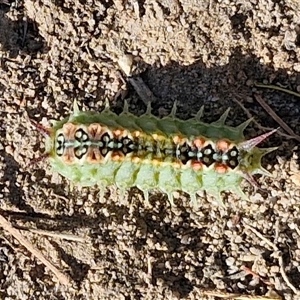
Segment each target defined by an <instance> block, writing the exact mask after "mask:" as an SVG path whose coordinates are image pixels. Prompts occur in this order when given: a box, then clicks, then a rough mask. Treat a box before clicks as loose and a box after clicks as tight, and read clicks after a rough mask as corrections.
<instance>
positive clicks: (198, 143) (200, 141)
mask: <svg viewBox="0 0 300 300" xmlns="http://www.w3.org/2000/svg"><path fill="white" fill-rule="evenodd" d="M204 143H205V139H202V138H197V139H195V140H193V144H194V146H195V147H197V148H198V149H201V148H202V147H203V146H204Z"/></svg>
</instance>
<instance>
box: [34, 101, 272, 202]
mask: <svg viewBox="0 0 300 300" xmlns="http://www.w3.org/2000/svg"><path fill="white" fill-rule="evenodd" d="M150 111H151V107H150V105H149V106H148V108H147V112H146V113H145V114H144V115H142V116H140V117H137V116H135V115H133V114H131V113H129V112H128V106H127V103H125V107H124V111H123V113H121V114H120V115H116V114H114V113H113V112H111V111H110V110H109V108H108V107H107V108H106V109H105V110H104V111H103V112H101V113H96V112H83V111H80V110H79V109H78V106H77V103H76V101H75V102H74V112H73V114H71V115H70V116H69V117H67V118H65V119H64V120H62V121H54V122H53V127H52V128H43V127H42V126H41V125H39V124H35V123H34V122H33V123H34V125H35V127H37V128H38V129H39V130H40V131H42V132H43V134H45V135H46V136H47V138H46V154H44V155H43V157H48V159H49V162H50V165H51V166H52V168H53V170H55V171H57V172H58V173H60V174H61V175H63V176H65V177H67V178H68V179H70V180H71V181H72V182H75V183H79V184H80V185H82V186H91V185H99V186H100V187H101V188H102V189H103V188H105V187H106V186H109V185H112V184H116V185H117V186H118V187H119V188H120V189H121V190H125V189H127V188H130V187H133V186H136V187H138V188H139V189H140V190H142V191H143V193H144V196H145V200H146V201H148V192H149V190H151V189H159V190H161V191H162V192H164V193H166V194H167V195H168V198H169V201H170V202H171V203H172V204H173V192H175V191H177V190H181V191H184V192H186V193H188V194H189V195H190V197H191V201H192V202H193V203H194V204H195V205H197V201H196V194H197V192H199V191H200V190H207V191H208V192H209V193H211V194H213V195H214V196H215V197H216V198H217V199H218V201H219V203H221V204H222V205H223V202H222V200H221V197H220V193H221V191H224V190H230V191H233V192H235V193H237V194H239V195H240V196H241V197H242V198H246V199H247V197H246V195H245V194H244V193H243V191H242V190H241V188H240V184H241V182H242V180H243V179H247V180H248V181H250V182H251V183H252V184H255V180H254V179H253V175H254V174H264V175H267V176H270V173H269V172H268V171H267V170H265V169H264V168H263V167H262V166H261V158H262V157H263V156H264V155H265V154H267V153H269V152H271V151H273V150H275V149H276V148H266V149H262V148H257V147H256V146H257V144H259V143H261V142H262V141H263V140H265V139H266V138H267V137H269V136H270V135H271V134H273V133H274V132H275V131H276V130H272V131H271V132H269V133H265V134H263V135H260V136H258V137H256V138H253V139H250V140H245V138H244V135H243V131H244V129H245V128H246V127H247V126H248V124H249V123H250V122H251V119H249V120H247V121H246V122H244V123H242V124H240V125H239V126H237V127H231V126H227V125H225V120H226V118H227V115H228V112H229V109H228V110H227V111H226V112H225V113H224V114H223V115H222V116H221V118H220V119H219V120H218V121H216V122H214V123H211V124H206V123H203V122H201V121H200V118H201V115H202V110H200V112H199V113H198V114H197V116H196V117H195V118H193V119H189V120H186V121H183V120H179V119H177V118H176V117H175V113H176V103H175V105H174V107H173V109H172V112H171V114H170V115H169V116H167V117H165V118H162V119H159V118H157V117H155V116H153V115H152V114H151V112H150Z"/></svg>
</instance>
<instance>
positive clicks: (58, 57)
mask: <svg viewBox="0 0 300 300" xmlns="http://www.w3.org/2000/svg"><path fill="white" fill-rule="evenodd" d="M10 2H11V4H9V3H10ZM126 55H130V56H129V57H131V58H133V66H134V69H133V71H132V72H133V75H134V76H139V77H141V78H142V79H143V81H144V82H145V83H146V85H147V86H148V87H149V88H150V90H151V91H152V92H153V94H154V95H155V97H156V98H157V99H158V100H157V101H156V102H155V103H153V105H152V106H153V113H154V114H155V115H157V116H163V115H165V114H166V113H167V112H169V111H170V110H171V108H172V105H173V103H174V101H175V100H176V101H177V104H178V113H177V115H178V117H179V118H181V119H186V118H188V117H191V116H193V115H194V114H195V113H196V112H197V111H198V110H199V109H200V107H201V106H202V105H204V107H205V116H204V120H205V121H207V122H211V121H213V120H216V119H217V118H218V117H219V116H220V115H221V114H222V112H224V111H225V109H226V108H228V107H231V108H232V110H231V111H230V114H229V120H228V124H230V125H238V124H240V123H241V122H243V121H245V120H247V118H248V117H249V114H251V115H252V116H254V117H255V121H256V123H252V124H251V125H250V126H249V128H248V129H247V130H246V136H247V137H253V136H255V135H257V134H258V133H262V132H263V130H262V129H264V128H276V127H278V124H277V123H276V122H275V121H274V119H273V118H272V117H270V115H269V113H267V112H266V111H265V110H263V109H262V107H261V106H260V105H259V104H258V103H257V101H256V100H255V95H257V94H259V95H260V96H261V97H262V98H263V99H264V101H265V102H266V103H268V104H269V105H270V106H271V108H272V109H273V110H274V111H275V112H276V113H277V114H278V115H279V117H280V118H281V119H282V120H283V121H284V122H285V123H286V124H288V125H289V126H290V127H291V128H292V130H293V131H294V132H295V133H296V134H300V126H299V109H300V105H299V98H297V97H295V96H292V95H290V94H286V93H282V92H280V91H275V90H269V89H258V88H256V87H254V85H253V83H254V82H260V83H268V84H276V85H279V86H283V87H286V88H288V89H290V90H294V91H300V76H299V75H298V74H299V71H300V3H299V1H296V0H282V1H276V0H251V1H237V0H234V1H229V0H228V1H227V0H224V1H208V0H202V1H201V0H173V1H168V0H153V1H150V0H149V1H143V0H138V1H136V0H129V1H125V0H124V1H122V0H114V1H113V0H106V1H92V0H89V1H82V0H72V1H71V0H70V1H69V0H67V1H59V0H56V1H47V0H40V1H34V0H20V1H7V2H6V1H3V0H2V1H0V62H1V68H0V154H1V161H0V172H1V173H0V200H1V202H0V203H1V214H2V215H3V216H4V217H5V218H6V219H9V220H10V222H11V223H12V224H13V225H14V227H17V228H19V229H20V231H21V233H22V234H23V235H24V237H26V239H28V240H29V241H30V242H31V243H32V244H33V245H34V246H35V247H36V248H37V249H39V250H40V251H41V253H43V254H44V255H45V256H46V257H47V258H48V260H49V261H50V262H51V263H52V264H53V265H54V266H55V267H57V268H58V269H59V270H60V271H62V272H63V273H65V274H67V275H68V276H70V279H71V283H72V285H71V286H64V285H62V284H61V283H59V281H58V279H57V278H56V277H55V276H54V275H53V273H52V272H50V271H49V269H48V268H46V267H45V266H44V265H43V264H42V263H41V262H40V261H39V260H37V259H36V258H35V257H33V256H32V255H31V254H30V252H28V250H27V249H26V248H24V247H23V246H21V245H20V244H19V242H18V241H17V240H16V239H15V238H14V237H12V236H11V235H10V234H8V233H7V231H5V230H3V231H2V232H1V237H0V261H1V263H0V282H1V285H0V295H2V298H3V299H179V298H184V299H208V298H209V297H210V299H215V297H216V296H207V295H208V294H209V292H208V291H214V293H215V295H219V296H221V295H223V296H224V297H225V296H226V295H227V296H229V294H230V293H234V294H240V295H242V296H244V297H247V296H266V295H270V293H277V294H278V295H279V296H281V297H283V298H284V299H300V294H299V293H298V291H299V290H300V283H299V282H300V275H299V271H300V244H299V243H300V228H299V226H300V225H299V211H300V173H299V166H298V154H297V152H298V151H299V150H298V147H297V144H298V142H297V141H296V140H295V139H288V138H287V137H286V136H283V135H281V134H280V132H279V133H277V134H275V135H274V136H272V137H271V138H269V139H268V141H267V142H266V143H265V145H266V146H279V149H278V150H277V151H275V152H273V153H271V154H269V155H268V156H267V157H266V159H265V160H264V166H265V167H266V168H267V169H268V170H269V171H270V172H271V173H272V174H273V175H274V177H273V178H266V177H260V178H258V183H259V185H260V186H261V188H262V191H260V190H258V191H255V190H254V189H253V188H252V187H250V186H249V184H247V183H245V184H244V186H243V189H244V190H245V192H246V193H247V194H248V195H249V198H250V199H251V201H248V202H247V201H242V200H241V199H240V198H239V197H238V196H236V195H234V194H232V193H225V194H224V195H223V197H224V199H225V205H226V208H222V207H220V206H218V205H217V204H216V202H215V201H214V198H212V197H211V196H210V195H209V191H208V193H207V194H203V195H202V197H199V204H200V209H198V210H197V209H195V208H193V207H192V206H191V205H190V203H189V197H188V196H187V195H185V194H181V193H178V195H177V198H176V201H175V202H176V206H175V207H171V206H170V204H169V203H168V201H167V198H166V196H165V195H163V194H161V193H159V192H155V193H153V194H152V196H151V198H150V202H151V206H146V205H145V203H144V202H143V196H142V193H141V192H140V191H139V190H138V189H136V188H132V189H130V190H129V191H128V193H127V194H126V195H125V196H122V195H120V193H119V191H118V190H117V189H116V188H115V187H110V188H108V189H107V191H106V194H105V201H100V200H99V189H98V188H82V189H79V188H78V187H74V188H72V187H70V183H69V182H68V181H67V180H65V179H64V178H61V177H60V176H58V175H55V174H53V173H52V172H51V170H50V168H49V166H48V165H47V163H46V162H40V163H39V164H37V165H34V166H30V167H28V166H27V164H28V163H29V162H30V161H31V160H32V159H33V158H36V157H38V156H39V155H40V154H41V153H42V152H43V149H44V144H43V142H44V141H43V138H41V136H40V135H39V134H38V133H37V132H35V131H34V130H33V128H32V126H31V125H30V122H29V120H28V117H27V114H28V115H29V117H30V118H31V119H33V120H35V121H37V122H40V123H42V124H47V122H48V121H49V120H51V119H61V118H62V117H64V116H67V115H68V114H69V113H70V109H71V106H72V102H73V100H74V99H77V100H78V102H79V104H80V106H81V107H83V108H85V109H89V110H99V111H100V110H101V109H102V108H103V105H104V100H105V99H108V100H109V101H110V103H111V107H112V110H113V111H115V112H116V113H120V112H121V111H122V106H123V103H124V97H125V98H126V99H127V101H128V102H129V107H130V111H132V112H133V113H136V114H141V113H143V112H144V111H145V109H146V107H145V105H144V103H143V101H142V100H141V99H140V97H138V95H137V93H136V91H135V89H134V88H133V87H132V86H131V85H130V84H129V83H128V81H127V78H126V76H125V74H124V73H123V72H122V71H121V68H120V66H119V64H118V61H119V62H120V60H121V61H123V60H124V57H126ZM127 57H128V56H127ZM239 104H240V105H239ZM243 107H244V108H245V109H243ZM246 112H247V113H248V115H247V113H246ZM282 132H283V131H282ZM247 224H248V225H247ZM249 226H251V227H249ZM28 229H39V230H46V231H47V232H52V233H54V234H55V236H54V237H49V236H46V235H44V234H39V233H36V232H30V231H28ZM255 230H256V231H255ZM61 233H64V234H69V235H70V234H72V235H73V236H77V237H82V238H83V239H84V242H80V241H71V240H69V239H68V237H61V236H59V234H61ZM259 233H260V234H261V235H259ZM268 241H269V242H268ZM245 267H247V268H249V269H251V270H252V271H253V272H255V273H256V274H258V275H259V276H261V278H260V279H259V278H258V277H257V276H253V275H251V274H250V272H249V270H248V271H247V269H245ZM222 293H223V294H222ZM268 293H269V294H268ZM242 296H241V297H242ZM216 299H217V298H216ZM236 299H246V298H236ZM249 299H250V298H249ZM252 299H258V298H255V297H254V298H252Z"/></svg>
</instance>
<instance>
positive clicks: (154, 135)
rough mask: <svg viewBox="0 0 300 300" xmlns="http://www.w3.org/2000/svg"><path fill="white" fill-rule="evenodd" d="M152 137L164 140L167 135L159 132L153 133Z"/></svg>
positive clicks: (156, 139)
mask: <svg viewBox="0 0 300 300" xmlns="http://www.w3.org/2000/svg"><path fill="white" fill-rule="evenodd" d="M152 137H153V139H154V140H155V141H162V140H163V139H164V138H165V137H164V136H162V135H158V134H157V133H153V134H152Z"/></svg>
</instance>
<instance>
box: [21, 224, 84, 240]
mask: <svg viewBox="0 0 300 300" xmlns="http://www.w3.org/2000/svg"><path fill="white" fill-rule="evenodd" d="M22 229H23V228H22ZM24 229H25V228H24ZM25 230H28V231H30V232H33V233H37V234H41V235H47V236H52V237H57V238H60V239H64V240H69V241H74V242H81V243H86V238H84V237H80V236H76V235H73V234H65V233H56V232H51V231H46V230H41V229H30V228H28V229H27V228H26V229H25Z"/></svg>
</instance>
